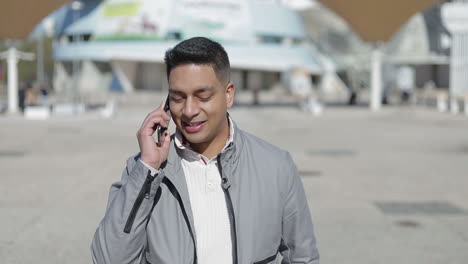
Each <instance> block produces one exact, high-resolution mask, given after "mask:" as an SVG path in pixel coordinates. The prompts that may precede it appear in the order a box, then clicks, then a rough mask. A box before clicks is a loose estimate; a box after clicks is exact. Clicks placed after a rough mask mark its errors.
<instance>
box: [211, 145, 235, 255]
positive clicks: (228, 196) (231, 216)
mask: <svg viewBox="0 0 468 264" xmlns="http://www.w3.org/2000/svg"><path fill="white" fill-rule="evenodd" d="M216 165H217V167H218V171H219V176H220V177H221V181H223V168H222V166H221V153H220V154H218V156H217V157H216ZM223 192H224V197H225V198H226V205H227V209H228V215H229V224H230V226H231V243H232V263H233V264H237V234H236V218H235V217H234V207H233V206H232V199H231V194H230V193H229V191H228V190H227V189H225V188H224V187H223Z"/></svg>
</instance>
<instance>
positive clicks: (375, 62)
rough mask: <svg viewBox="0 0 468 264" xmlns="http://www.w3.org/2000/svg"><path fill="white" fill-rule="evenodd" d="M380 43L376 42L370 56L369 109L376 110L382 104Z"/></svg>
mask: <svg viewBox="0 0 468 264" xmlns="http://www.w3.org/2000/svg"><path fill="white" fill-rule="evenodd" d="M381 49H382V45H381V44H377V45H376V46H375V47H374V49H373V50H372V56H371V91H370V104H369V106H370V109H371V110H372V111H378V110H380V108H381V105H382V50H381Z"/></svg>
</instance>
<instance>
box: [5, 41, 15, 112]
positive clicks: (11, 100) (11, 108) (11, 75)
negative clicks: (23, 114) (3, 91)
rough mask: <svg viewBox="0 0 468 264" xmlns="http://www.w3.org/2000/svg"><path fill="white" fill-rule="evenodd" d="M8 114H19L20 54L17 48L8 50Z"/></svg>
mask: <svg viewBox="0 0 468 264" xmlns="http://www.w3.org/2000/svg"><path fill="white" fill-rule="evenodd" d="M7 61H8V112H9V113H10V114H16V113H18V67H17V66H18V52H17V50H16V47H13V46H12V47H10V48H9V49H8V59H7Z"/></svg>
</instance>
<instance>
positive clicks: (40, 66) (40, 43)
mask: <svg viewBox="0 0 468 264" xmlns="http://www.w3.org/2000/svg"><path fill="white" fill-rule="evenodd" d="M36 53H37V61H36V62H37V69H36V70H37V72H36V80H37V81H38V82H40V83H42V82H43V81H44V80H45V78H44V36H43V35H42V34H41V35H40V36H39V39H38V40H37V52H36Z"/></svg>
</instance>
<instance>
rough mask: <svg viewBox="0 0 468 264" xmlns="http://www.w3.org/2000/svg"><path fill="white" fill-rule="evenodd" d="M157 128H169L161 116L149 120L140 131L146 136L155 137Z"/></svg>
mask: <svg viewBox="0 0 468 264" xmlns="http://www.w3.org/2000/svg"><path fill="white" fill-rule="evenodd" d="M157 126H162V127H167V125H166V123H165V122H164V120H163V119H162V118H161V117H160V116H157V117H153V118H150V119H148V120H147V121H146V123H145V124H144V125H143V126H142V127H141V128H140V130H141V131H142V133H143V134H144V135H153V134H154V131H155V130H156V127H157Z"/></svg>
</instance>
